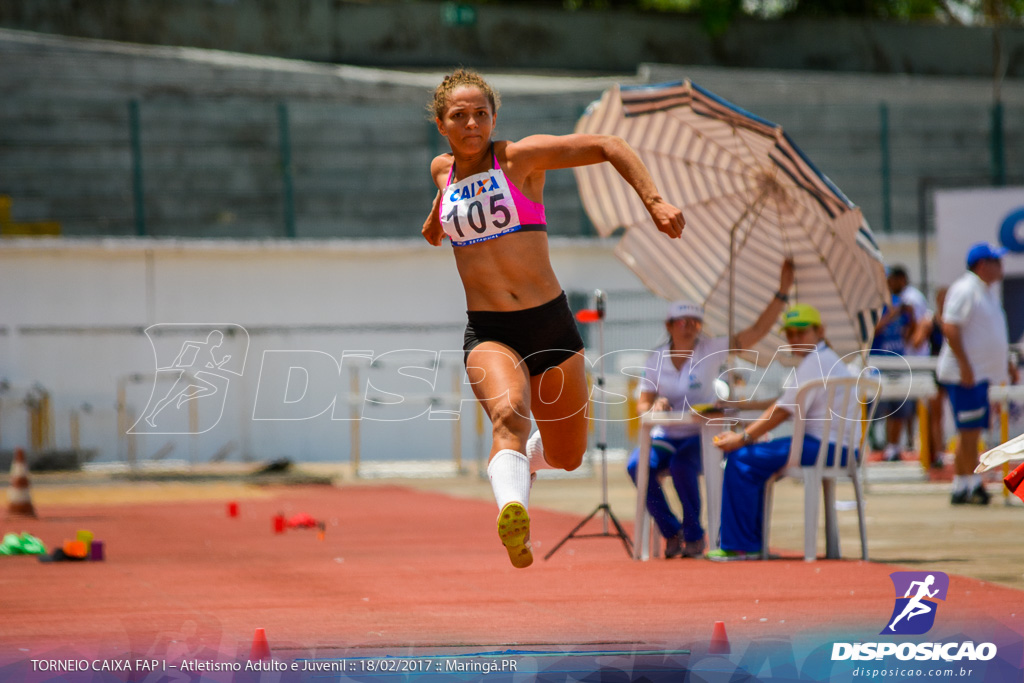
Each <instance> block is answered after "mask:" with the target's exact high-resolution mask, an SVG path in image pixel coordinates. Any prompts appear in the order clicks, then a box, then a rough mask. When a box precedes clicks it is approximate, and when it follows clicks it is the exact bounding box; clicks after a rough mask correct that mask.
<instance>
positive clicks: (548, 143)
mask: <svg viewBox="0 0 1024 683" xmlns="http://www.w3.org/2000/svg"><path fill="white" fill-rule="evenodd" d="M505 154H506V156H507V158H508V159H509V160H510V161H511V162H512V163H514V164H521V165H522V166H523V167H524V170H525V171H526V173H527V174H529V173H532V172H535V171H546V170H554V169H559V168H575V167H576V166H589V165H590V164H599V163H601V162H603V161H607V162H609V163H610V164H611V165H612V166H613V167H614V168H615V170H616V171H618V172H619V175H621V176H622V178H623V179H624V180H625V181H626V182H627V183H629V184H630V186H631V187H632V188H633V189H634V190H635V191H636V193H637V195H638V196H639V197H640V199H641V201H643V203H644V206H645V207H646V208H647V212H648V213H650V214H651V218H652V219H653V220H654V225H655V227H657V228H658V230H660V231H661V232H663V233H665V234H666V235H668V236H669V237H679V235H681V234H682V232H683V228H684V227H686V219H685V218H684V217H683V212H682V211H680V210H679V209H678V208H676V207H675V206H673V205H672V204H669V203H668V202H666V201H665V199H664V198H663V197H662V196H661V193H660V192H659V191H658V188H657V186H656V185H655V184H654V180H653V179H652V178H651V173H650V171H648V170H647V167H646V166H645V165H644V162H643V160H642V159H641V158H640V157H639V156H638V155H637V153H636V152H635V151H634V150H633V148H632V147H630V146H629V143H627V142H626V141H625V140H623V139H622V138H620V137H617V136H615V135H588V134H582V133H574V134H572V135H531V136H529V137H526V138H523V139H522V140H519V141H518V142H510V143H508V147H507V148H506V151H505Z"/></svg>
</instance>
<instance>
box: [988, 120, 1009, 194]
mask: <svg viewBox="0 0 1024 683" xmlns="http://www.w3.org/2000/svg"><path fill="white" fill-rule="evenodd" d="M991 142H992V184H993V185H1000V186H1002V185H1005V184H1006V149H1005V147H1004V142H1003V103H1002V102H996V103H995V104H993V105H992V134H991Z"/></svg>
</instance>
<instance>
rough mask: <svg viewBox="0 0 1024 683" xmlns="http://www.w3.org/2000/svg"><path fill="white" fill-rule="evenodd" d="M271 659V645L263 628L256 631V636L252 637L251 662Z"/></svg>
mask: <svg viewBox="0 0 1024 683" xmlns="http://www.w3.org/2000/svg"><path fill="white" fill-rule="evenodd" d="M268 659H270V644H269V643H268V642H267V632H266V631H264V630H263V629H261V628H258V629H256V635H254V636H253V637H252V649H251V650H249V661H250V662H256V661H266V660H268Z"/></svg>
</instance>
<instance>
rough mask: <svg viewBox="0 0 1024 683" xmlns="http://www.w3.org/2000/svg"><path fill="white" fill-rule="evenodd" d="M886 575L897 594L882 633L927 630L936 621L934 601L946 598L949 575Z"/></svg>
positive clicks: (923, 631)
mask: <svg viewBox="0 0 1024 683" xmlns="http://www.w3.org/2000/svg"><path fill="white" fill-rule="evenodd" d="M889 578H890V579H892V583H893V586H895V588H896V596H897V597H896V605H895V607H894V608H893V610H892V616H891V617H889V623H888V625H887V626H886V627H885V628H884V629H882V635H892V634H899V635H920V634H922V633H927V632H928V631H929V630H930V629H931V627H932V625H934V623H935V612H936V610H937V609H938V606H939V604H938V603H937V602H936V600H945V599H946V592H947V591H948V590H949V577H948V576H947V575H946V574H944V573H942V572H893V573H892V574H890V575H889ZM900 595H902V596H903V597H899V596H900Z"/></svg>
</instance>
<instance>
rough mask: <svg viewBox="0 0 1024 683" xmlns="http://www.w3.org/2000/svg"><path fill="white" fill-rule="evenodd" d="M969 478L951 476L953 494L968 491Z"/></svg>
mask: <svg viewBox="0 0 1024 683" xmlns="http://www.w3.org/2000/svg"><path fill="white" fill-rule="evenodd" d="M969 482H970V479H969V476H968V475H966V474H954V475H953V493H963V492H966V491H970V490H971V489H970V488H969Z"/></svg>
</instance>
